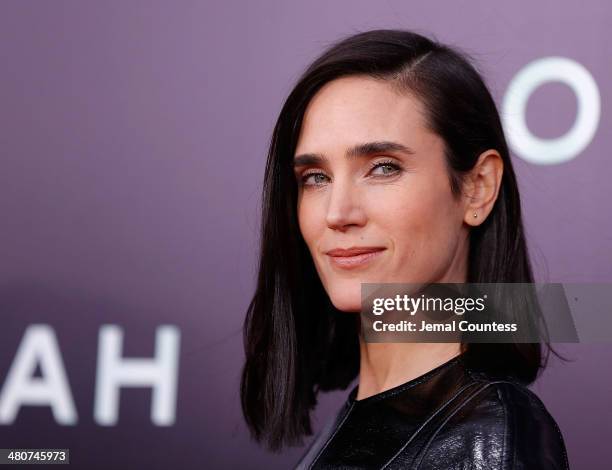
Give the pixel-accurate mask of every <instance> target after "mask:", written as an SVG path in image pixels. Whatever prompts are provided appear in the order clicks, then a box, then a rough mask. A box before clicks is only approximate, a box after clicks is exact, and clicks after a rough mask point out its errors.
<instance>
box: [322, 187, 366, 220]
mask: <svg viewBox="0 0 612 470" xmlns="http://www.w3.org/2000/svg"><path fill="white" fill-rule="evenodd" d="M328 194H329V201H328V206H327V215H326V222H327V226H328V227H329V228H331V229H332V230H340V231H345V230H347V229H348V228H349V227H351V226H362V225H364V224H365V223H366V213H365V211H364V208H363V207H362V205H361V195H360V193H359V190H358V188H357V187H356V186H355V185H354V184H352V182H351V181H350V180H349V179H348V178H347V179H343V180H339V179H336V180H335V181H334V182H333V183H332V184H331V190H330V191H329V192H328Z"/></svg>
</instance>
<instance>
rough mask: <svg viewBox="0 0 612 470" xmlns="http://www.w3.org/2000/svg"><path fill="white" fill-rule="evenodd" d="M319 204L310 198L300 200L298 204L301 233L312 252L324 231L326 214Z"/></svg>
mask: <svg viewBox="0 0 612 470" xmlns="http://www.w3.org/2000/svg"><path fill="white" fill-rule="evenodd" d="M319 206H320V204H317V203H316V201H313V200H311V199H308V198H302V199H300V200H298V205H297V216H298V224H299V228H300V233H301V234H302V237H304V241H305V242H306V245H307V246H308V249H309V250H310V251H311V252H312V251H313V250H314V247H315V246H316V243H317V239H318V238H319V237H320V234H321V233H322V224H323V223H324V215H323V214H322V213H321V210H322V208H321V207H319Z"/></svg>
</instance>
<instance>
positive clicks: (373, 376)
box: [355, 335, 461, 400]
mask: <svg viewBox="0 0 612 470" xmlns="http://www.w3.org/2000/svg"><path fill="white" fill-rule="evenodd" d="M460 348H461V343H367V342H365V341H364V339H363V337H362V335H359V349H360V363H359V387H358V390H357V396H356V397H355V399H356V400H362V399H363V398H367V397H369V396H372V395H375V394H377V393H381V392H384V391H385V390H388V389H390V388H393V387H396V386H398V385H401V384H403V383H405V382H408V381H410V380H412V379H414V378H416V377H419V376H421V375H423V374H425V373H427V372H429V371H430V370H432V369H434V368H436V367H437V366H439V365H441V364H444V363H445V362H447V361H449V360H450V359H452V358H453V357H455V356H457V355H459V354H460V353H461V349H460Z"/></svg>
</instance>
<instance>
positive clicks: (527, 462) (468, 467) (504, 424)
mask: <svg viewBox="0 0 612 470" xmlns="http://www.w3.org/2000/svg"><path fill="white" fill-rule="evenodd" d="M473 401H474V403H472V404H470V403H466V404H465V406H463V407H462V409H459V410H457V413H456V414H455V416H454V419H453V420H451V421H449V422H447V423H445V425H444V426H442V427H441V428H439V429H438V430H437V431H436V434H435V438H434V439H432V441H431V442H430V443H429V445H428V446H427V450H426V453H425V455H423V456H422V459H421V460H420V461H417V465H416V468H418V469H419V470H442V469H444V470H485V469H486V470H489V469H500V470H557V469H559V470H566V469H569V463H568V459H567V453H566V449H565V444H564V442H563V437H562V435H561V431H560V430H559V427H558V425H557V423H556V422H555V420H554V419H553V417H552V416H551V415H550V413H549V412H548V411H547V410H546V408H545V406H544V404H543V403H542V402H541V401H540V399H539V398H538V397H537V396H536V395H535V394H534V393H533V392H531V391H530V390H529V389H527V388H526V387H523V386H521V385H518V384H513V383H510V382H498V383H492V384H490V385H489V386H488V387H487V388H486V389H483V390H482V393H481V396H474V400H473Z"/></svg>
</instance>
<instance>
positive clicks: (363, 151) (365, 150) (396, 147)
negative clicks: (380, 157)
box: [293, 141, 415, 168]
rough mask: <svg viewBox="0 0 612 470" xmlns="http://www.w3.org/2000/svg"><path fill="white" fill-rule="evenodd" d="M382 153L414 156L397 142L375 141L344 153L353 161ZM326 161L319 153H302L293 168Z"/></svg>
mask: <svg viewBox="0 0 612 470" xmlns="http://www.w3.org/2000/svg"><path fill="white" fill-rule="evenodd" d="M384 152H401V153H405V154H408V155H414V154H415V151H414V150H412V149H411V148H410V147H406V146H405V145H404V144H400V143H399V142H391V141H376V142H365V143H363V144H357V145H355V146H353V147H351V148H349V149H348V150H347V151H346V155H345V156H346V158H348V159H349V160H350V159H354V158H357V157H367V156H370V155H372V154H375V153H384ZM326 161H327V158H326V157H325V156H324V155H322V154H319V153H303V154H300V155H297V156H296V157H295V158H294V159H293V167H294V168H298V167H302V166H307V165H321V164H323V163H324V162H326Z"/></svg>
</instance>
